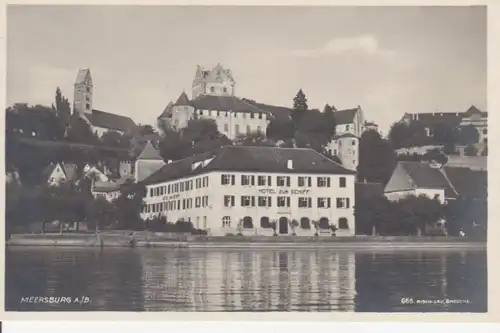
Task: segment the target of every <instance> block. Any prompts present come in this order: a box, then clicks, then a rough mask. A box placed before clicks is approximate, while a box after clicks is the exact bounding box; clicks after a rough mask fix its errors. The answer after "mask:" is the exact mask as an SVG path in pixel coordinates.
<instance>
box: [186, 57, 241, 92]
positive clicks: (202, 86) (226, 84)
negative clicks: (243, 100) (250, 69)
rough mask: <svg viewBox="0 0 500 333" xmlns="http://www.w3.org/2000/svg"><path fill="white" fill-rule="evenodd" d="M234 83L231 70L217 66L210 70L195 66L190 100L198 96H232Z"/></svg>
mask: <svg viewBox="0 0 500 333" xmlns="http://www.w3.org/2000/svg"><path fill="white" fill-rule="evenodd" d="M235 85H236V81H235V80H234V78H233V74H232V73H231V70H229V69H224V68H223V67H222V66H221V65H220V64H217V65H216V66H215V67H214V68H213V69H212V70H207V69H205V68H202V67H201V66H197V68H196V74H195V76H194V80H193V86H192V98H193V99H195V98H196V97H198V96H199V95H216V96H234V88H235Z"/></svg>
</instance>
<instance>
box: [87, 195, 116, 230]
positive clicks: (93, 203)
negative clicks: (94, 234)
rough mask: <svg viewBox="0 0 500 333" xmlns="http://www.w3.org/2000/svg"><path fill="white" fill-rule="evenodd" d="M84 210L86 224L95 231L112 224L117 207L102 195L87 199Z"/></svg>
mask: <svg viewBox="0 0 500 333" xmlns="http://www.w3.org/2000/svg"><path fill="white" fill-rule="evenodd" d="M85 210H86V221H87V226H88V228H89V229H94V230H95V231H99V230H102V229H104V228H107V227H109V226H111V225H113V223H114V222H115V221H116V218H117V207H116V206H115V205H113V204H112V203H110V202H109V201H107V200H106V199H105V198H102V197H97V198H95V199H94V200H89V201H88V202H87V204H86V207H85Z"/></svg>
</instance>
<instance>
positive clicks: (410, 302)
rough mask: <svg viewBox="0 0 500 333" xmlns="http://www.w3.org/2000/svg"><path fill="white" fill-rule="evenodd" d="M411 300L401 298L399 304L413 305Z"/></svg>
mask: <svg viewBox="0 0 500 333" xmlns="http://www.w3.org/2000/svg"><path fill="white" fill-rule="evenodd" d="M413 303H414V302H413V298H406V297H403V298H401V304H413Z"/></svg>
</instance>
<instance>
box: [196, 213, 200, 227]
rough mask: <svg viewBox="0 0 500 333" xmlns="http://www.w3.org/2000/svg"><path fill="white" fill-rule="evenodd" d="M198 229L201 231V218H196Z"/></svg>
mask: <svg viewBox="0 0 500 333" xmlns="http://www.w3.org/2000/svg"><path fill="white" fill-rule="evenodd" d="M196 229H200V217H199V216H197V217H196Z"/></svg>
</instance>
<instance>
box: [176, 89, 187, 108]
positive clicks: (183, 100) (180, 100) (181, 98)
mask: <svg viewBox="0 0 500 333" xmlns="http://www.w3.org/2000/svg"><path fill="white" fill-rule="evenodd" d="M190 104H191V102H190V101H189V98H188V97H187V95H186V93H185V92H184V91H183V92H182V94H181V95H180V96H179V98H178V99H177V102H175V104H174V105H190Z"/></svg>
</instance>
